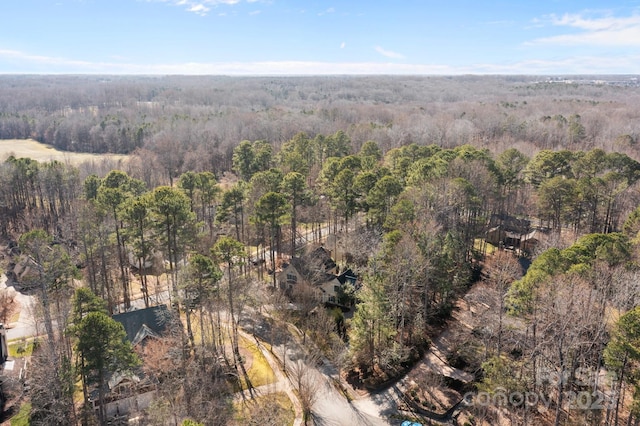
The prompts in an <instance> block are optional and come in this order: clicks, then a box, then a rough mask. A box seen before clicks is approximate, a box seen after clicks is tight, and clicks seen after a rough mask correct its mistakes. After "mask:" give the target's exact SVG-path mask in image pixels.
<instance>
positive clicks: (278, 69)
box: [0, 49, 640, 75]
mask: <svg viewBox="0 0 640 426" xmlns="http://www.w3.org/2000/svg"><path fill="white" fill-rule="evenodd" d="M0 69H3V70H5V71H4V72H2V73H4V74H8V73H9V72H7V71H6V70H8V69H10V70H12V71H11V73H15V74H39V73H44V74H119V75H126V74H154V75H168V74H183V75H367V74H389V75H393V74H397V75H460V74H478V75H483V74H521V75H558V74H640V54H636V55H627V56H610V57H596V56H593V57H591V56H584V57H570V58H564V59H559V60H540V59H532V60H526V61H521V62H514V63H503V64H470V65H466V66H458V67H453V66H449V65H441V64H407V63H398V62H305V61H265V62H216V63H205V62H190V63H173V64H136V63H131V62H126V61H113V62H89V61H80V60H73V59H66V58H60V57H49V56H42V55H33V54H29V53H25V52H20V51H16V50H8V49H4V50H3V49H0Z"/></svg>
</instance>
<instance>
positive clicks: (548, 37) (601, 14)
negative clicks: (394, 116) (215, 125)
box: [0, 0, 640, 75]
mask: <svg viewBox="0 0 640 426" xmlns="http://www.w3.org/2000/svg"><path fill="white" fill-rule="evenodd" d="M0 74H159V75H166V74H181V75H192V74H193V75H326V74H337V75H344V74H357V75H363V74H365V75H368V74H391V75H394V74H402V75H460V74H480V75H482V74H520V75H523V74H524V75H573V74H640V0H606V1H605V0H598V1H595V0H532V1H520V0H495V1H490V2H487V1H482V0H438V1H435V0H367V1H364V0H349V1H346V0H0Z"/></svg>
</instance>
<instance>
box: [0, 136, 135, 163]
mask: <svg viewBox="0 0 640 426" xmlns="http://www.w3.org/2000/svg"><path fill="white" fill-rule="evenodd" d="M11 155H13V156H15V157H18V158H20V157H28V158H31V159H33V160H38V161H51V160H58V161H61V162H63V163H70V164H74V165H78V164H81V163H84V162H91V161H102V160H104V159H110V160H113V161H126V160H127V158H128V156H126V155H117V154H86V153H79V152H64V151H58V150H57V149H55V148H53V147H51V146H49V145H45V144H42V143H40V142H36V141H34V140H33V139H0V161H4V160H6V159H7V158H8V157H9V156H11Z"/></svg>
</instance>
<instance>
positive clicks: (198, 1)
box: [146, 0, 260, 16]
mask: <svg viewBox="0 0 640 426" xmlns="http://www.w3.org/2000/svg"><path fill="white" fill-rule="evenodd" d="M146 1H147V2H150V3H167V4H169V5H172V6H179V7H184V8H185V9H186V10H187V12H192V13H195V14H197V15H200V16H205V15H207V14H208V13H209V12H210V11H211V9H212V8H214V7H217V6H220V5H227V6H233V5H236V4H238V3H240V1H241V0H146ZM257 1H260V0H247V2H248V3H255V2H257Z"/></svg>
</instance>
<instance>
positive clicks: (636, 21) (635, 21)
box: [527, 14, 640, 46]
mask: <svg viewBox="0 0 640 426" xmlns="http://www.w3.org/2000/svg"><path fill="white" fill-rule="evenodd" d="M547 22H548V23H550V24H551V25H553V26H556V27H566V28H570V29H572V30H574V31H575V30H578V32H572V33H571V34H560V35H555V36H550V37H542V38H538V39H536V40H533V41H532V42H529V43H527V44H562V45H592V46H640V15H632V16H628V17H614V16H604V17H599V18H589V17H585V16H583V15H580V14H565V15H562V16H560V17H558V16H556V15H550V16H549V17H548V19H547ZM535 23H536V24H539V23H540V21H538V20H537V21H536V22H535Z"/></svg>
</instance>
